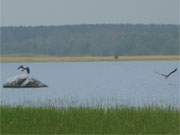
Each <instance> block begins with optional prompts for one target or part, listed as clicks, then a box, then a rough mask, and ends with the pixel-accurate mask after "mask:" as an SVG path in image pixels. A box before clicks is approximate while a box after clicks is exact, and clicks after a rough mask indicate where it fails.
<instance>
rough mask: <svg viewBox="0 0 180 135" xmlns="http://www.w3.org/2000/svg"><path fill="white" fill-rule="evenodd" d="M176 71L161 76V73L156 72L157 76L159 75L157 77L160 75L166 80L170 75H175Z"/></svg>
mask: <svg viewBox="0 0 180 135" xmlns="http://www.w3.org/2000/svg"><path fill="white" fill-rule="evenodd" d="M176 71H177V68H175V69H174V70H173V71H171V72H170V73H169V74H162V73H158V72H156V73H157V74H159V75H162V76H164V77H165V78H166V79H167V78H168V77H169V76H170V75H172V74H173V73H175V72H176Z"/></svg>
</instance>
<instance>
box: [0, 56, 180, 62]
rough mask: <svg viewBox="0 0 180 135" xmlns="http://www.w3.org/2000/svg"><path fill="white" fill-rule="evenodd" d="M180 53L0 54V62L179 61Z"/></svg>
mask: <svg viewBox="0 0 180 135" xmlns="http://www.w3.org/2000/svg"><path fill="white" fill-rule="evenodd" d="M179 60H180V55H167V56H103V57H101V56H97V57H93V56H83V57H82V56H81V57H61V56H57V57H56V56H0V62H1V63H13V62H94V61H179Z"/></svg>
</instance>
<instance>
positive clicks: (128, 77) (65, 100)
mask: <svg viewBox="0 0 180 135" xmlns="http://www.w3.org/2000/svg"><path fill="white" fill-rule="evenodd" d="M23 64H25V65H28V66H29V67H30V68H31V76H32V77H34V78H36V79H38V80H40V81H42V82H44V83H45V84H47V85H48V86H49V87H48V88H20V89H18V88H13V89H12V88H2V84H3V83H4V82H5V81H6V80H7V79H8V78H9V77H12V76H14V75H17V74H19V71H17V70H16V69H17V67H18V66H19V65H20V63H6V64H5V63H3V64H1V71H2V72H1V73H2V75H1V82H0V84H1V91H0V92H1V95H0V99H1V104H6V105H24V106H56V107H64V106H65V107H66V106H105V107H106V106H117V105H118V106H148V105H156V106H168V105H171V106H175V107H180V102H179V97H180V89H179V86H180V84H179V73H180V71H179V70H180V69H178V71H177V72H175V73H174V74H173V75H172V76H170V78H168V79H164V77H162V76H160V75H158V74H156V73H155V72H160V73H169V72H170V71H172V70H173V69H174V68H176V67H179V66H180V64H179V63H178V62H177V61H173V62H172V61H171V62H168V61H164V62H162V61H161V62H158V61H156V62H154V61H153V62H79V63H77V62H75V63H23Z"/></svg>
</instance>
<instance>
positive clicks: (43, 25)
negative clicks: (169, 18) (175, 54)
mask: <svg viewBox="0 0 180 135" xmlns="http://www.w3.org/2000/svg"><path fill="white" fill-rule="evenodd" d="M81 25H176V26H178V25H180V24H173V23H171V24H170V23H169V24H168V23H167V24H166V23H79V24H47V25H46V24H38V25H1V26H0V28H1V27H49V26H55V27H56V26H81Z"/></svg>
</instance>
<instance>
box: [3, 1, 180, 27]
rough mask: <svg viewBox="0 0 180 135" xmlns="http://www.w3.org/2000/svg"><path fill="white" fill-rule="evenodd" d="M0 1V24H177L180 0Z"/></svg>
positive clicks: (179, 14)
mask: <svg viewBox="0 0 180 135" xmlns="http://www.w3.org/2000/svg"><path fill="white" fill-rule="evenodd" d="M0 1H1V2H0V4H1V5H0V6H1V10H0V11H1V12H0V18H1V26H37V25H73V24H121V23H132V24H179V23H180V9H179V7H180V0H0Z"/></svg>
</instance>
